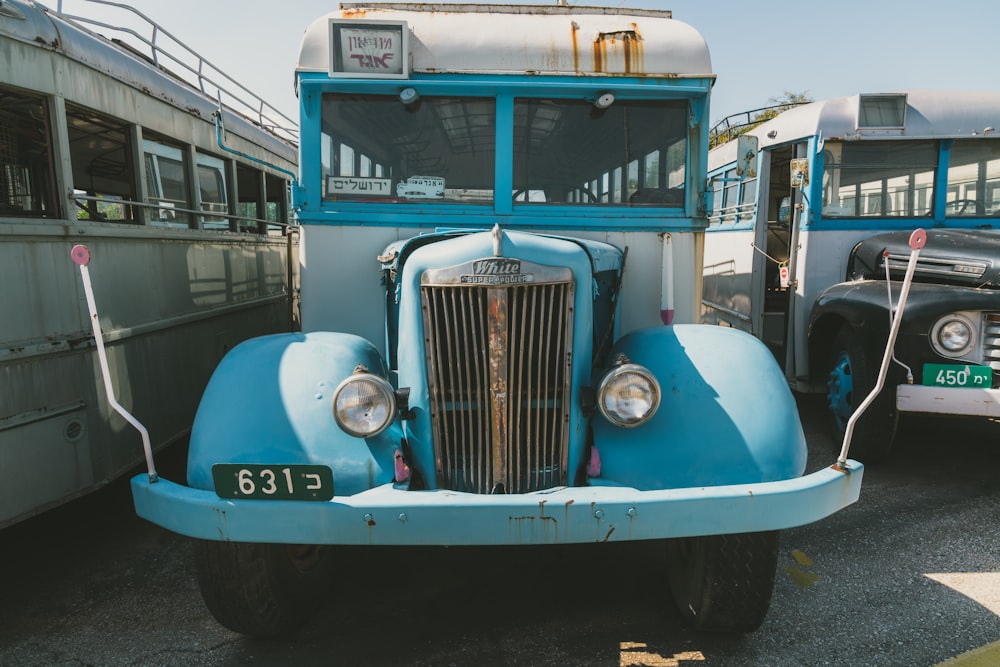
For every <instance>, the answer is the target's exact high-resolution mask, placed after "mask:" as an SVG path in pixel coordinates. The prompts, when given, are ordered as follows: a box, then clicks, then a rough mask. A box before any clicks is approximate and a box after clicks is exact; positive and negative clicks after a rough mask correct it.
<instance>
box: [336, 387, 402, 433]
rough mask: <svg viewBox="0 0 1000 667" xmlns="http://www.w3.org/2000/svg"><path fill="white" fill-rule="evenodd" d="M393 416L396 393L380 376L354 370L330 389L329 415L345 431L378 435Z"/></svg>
mask: <svg viewBox="0 0 1000 667" xmlns="http://www.w3.org/2000/svg"><path fill="white" fill-rule="evenodd" d="M395 416H396V395H395V394H394V393H393V391H392V385H390V384H389V382H388V381H387V380H385V379H384V378H380V377H379V376H377V375H371V374H369V373H358V374H356V375H352V376H351V377H349V378H347V379H346V380H344V381H343V382H341V383H340V385H339V386H338V387H337V390H336V391H334V392H333V418H334V419H335V420H336V421H337V425H338V426H339V427H340V428H341V429H343V430H344V431H345V432H346V433H349V434H350V435H353V436H355V437H358V438H368V437H371V436H373V435H378V434H379V433H381V432H382V431H384V430H385V429H387V428H388V427H389V424H391V423H392V420H393V418H394V417H395Z"/></svg>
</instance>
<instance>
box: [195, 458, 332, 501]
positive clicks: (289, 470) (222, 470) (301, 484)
mask: <svg viewBox="0 0 1000 667" xmlns="http://www.w3.org/2000/svg"><path fill="white" fill-rule="evenodd" d="M212 479H213V480H214V481H215V493H216V494H217V495H218V496H219V497H220V498H226V499H234V498H238V499H247V498H253V499H262V500H330V499H331V498H333V471H332V470H330V468H329V467H328V466H317V465H259V464H255V463H216V464H215V465H213V466H212Z"/></svg>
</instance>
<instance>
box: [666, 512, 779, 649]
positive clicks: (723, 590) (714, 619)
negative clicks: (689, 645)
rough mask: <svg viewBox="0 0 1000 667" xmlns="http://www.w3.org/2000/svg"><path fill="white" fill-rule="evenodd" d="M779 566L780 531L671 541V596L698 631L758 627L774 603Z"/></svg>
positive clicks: (669, 565) (669, 567)
mask: <svg viewBox="0 0 1000 667" xmlns="http://www.w3.org/2000/svg"><path fill="white" fill-rule="evenodd" d="M777 567H778V532H777V531H770V532H766V533H740V534H736V535H702V536H699V537H685V538H679V539H673V540H667V580H668V581H669V583H670V593H671V596H672V597H673V600H674V604H675V605H676V606H677V609H678V611H680V613H681V616H682V617H684V619H685V620H686V621H687V622H688V623H690V624H691V625H692V626H693V627H694V628H696V629H698V630H710V631H713V632H731V633H740V632H751V631H753V630H756V629H757V627H758V626H760V624H761V623H762V622H763V620H764V616H765V615H766V614H767V609H768V607H769V606H770V605H771V592H772V591H773V590H774V573H775V570H776V569H777Z"/></svg>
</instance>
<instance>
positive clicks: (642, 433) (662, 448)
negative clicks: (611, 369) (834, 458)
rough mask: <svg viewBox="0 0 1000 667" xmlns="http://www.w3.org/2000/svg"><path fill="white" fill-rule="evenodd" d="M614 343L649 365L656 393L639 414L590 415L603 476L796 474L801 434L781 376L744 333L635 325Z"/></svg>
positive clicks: (758, 477) (669, 478)
mask: <svg viewBox="0 0 1000 667" xmlns="http://www.w3.org/2000/svg"><path fill="white" fill-rule="evenodd" d="M616 351H618V352H622V353H624V354H625V355H627V356H628V358H629V359H630V360H632V361H633V362H634V363H637V364H641V365H643V366H645V367H647V368H648V369H650V370H651V371H652V372H653V373H654V374H655V375H656V377H657V378H658V380H659V382H660V387H661V390H662V393H663V397H662V401H661V404H660V409H659V411H658V412H657V414H656V415H655V416H654V417H653V418H652V419H651V420H650V421H649V422H647V423H645V424H643V425H641V426H638V427H635V428H617V427H615V426H612V425H611V424H610V423H608V422H607V421H606V420H604V419H603V418H601V417H595V418H594V442H595V444H596V445H597V448H598V451H599V453H600V457H601V462H602V465H603V475H602V478H604V479H607V480H610V481H613V482H615V483H618V484H624V485H627V486H634V487H636V488H638V489H643V490H646V489H667V488H677V487H688V486H703V485H718V484H745V483H753V482H765V481H774V480H781V479H791V478H795V477H798V476H799V475H801V474H802V472H803V470H804V469H805V463H806V453H807V452H806V441H805V436H804V434H803V432H802V426H801V423H800V422H799V418H798V412H797V410H796V405H795V400H794V398H793V397H792V394H791V391H790V390H789V388H788V383H787V381H786V380H785V378H784V376H783V375H782V373H781V370H780V368H779V367H778V365H777V363H776V362H775V360H774V357H773V356H772V354H771V353H770V351H768V349H767V348H766V347H765V346H764V344H763V343H761V342H760V341H759V340H757V339H756V338H754V337H753V336H751V335H750V334H747V333H744V332H742V331H738V330H735V329H729V328H726V327H715V326H708V325H697V324H695V325H677V326H673V327H659V328H654V329H644V330H641V331H637V332H634V333H632V334H629V335H627V336H625V337H624V338H623V339H622V340H621V341H619V342H618V343H617V344H616Z"/></svg>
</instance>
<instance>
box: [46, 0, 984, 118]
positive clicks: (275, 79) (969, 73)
mask: <svg viewBox="0 0 1000 667" xmlns="http://www.w3.org/2000/svg"><path fill="white" fill-rule="evenodd" d="M119 1H121V0H119ZM42 2H43V4H46V5H47V6H49V7H51V8H53V9H54V8H56V7H57V6H58V4H59V0H42ZM569 2H570V4H573V5H602V4H603V5H610V6H622V7H634V8H647V9H648V8H654V9H670V10H672V11H673V16H674V18H675V19H678V20H681V21H684V22H685V23H689V24H691V25H692V26H694V27H695V28H697V29H698V30H699V31H700V32H701V33H702V35H703V36H704V37H705V39H706V41H707V42H708V45H709V49H710V50H711V53H712V64H713V68H714V70H715V73H716V76H717V77H718V78H717V81H716V84H715V88H714V90H713V93H712V119H713V121H717V120H720V119H722V118H723V117H725V116H727V115H729V114H734V113H738V112H740V111H745V110H749V109H755V108H759V107H762V106H767V105H768V103H769V100H770V99H771V98H777V97H781V96H782V95H783V94H784V92H785V91H790V92H795V93H802V92H805V93H807V94H808V95H810V96H812V97H813V98H815V99H823V98H827V97H835V96H838V95H852V94H855V93H861V92H864V93H881V92H891V91H896V90H903V89H913V88H938V89H961V90H992V91H996V90H997V89H998V88H1000V76H998V74H997V65H996V62H997V58H996V51H994V50H993V49H994V48H996V47H995V44H996V42H997V41H998V35H1000V3H997V1H996V0H951V1H950V2H936V3H933V4H932V3H930V2H927V1H926V0H910V1H909V2H897V1H890V0H831V1H829V2H817V1H816V0H798V1H793V0H756V1H748V0H739V1H737V0H714V1H712V0H569ZM127 4H130V5H131V6H133V7H135V8H136V9H137V10H139V11H140V12H142V13H143V14H145V15H146V16H148V17H149V18H151V19H153V20H154V21H156V22H157V23H159V24H160V25H161V26H162V27H163V28H165V29H166V30H167V31H169V32H170V33H172V34H173V35H174V36H176V37H177V38H179V39H180V40H181V41H182V42H184V43H185V44H187V45H188V46H190V47H192V48H193V49H195V50H196V51H198V52H200V53H201V54H202V56H203V57H205V58H206V59H207V60H208V61H209V62H211V63H212V64H214V65H216V66H217V67H219V68H220V69H221V70H223V71H225V72H226V73H228V74H230V75H231V76H232V77H233V78H234V79H236V80H238V81H240V82H241V83H243V84H244V85H245V86H246V87H247V88H249V89H250V90H252V91H254V92H255V93H257V94H258V95H260V96H261V97H263V98H264V99H266V100H267V101H268V102H270V103H271V104H272V105H273V106H274V107H276V108H277V109H278V110H280V111H282V112H283V113H285V114H286V115H288V116H289V117H291V118H293V119H297V117H298V107H297V101H296V99H295V95H294V92H293V89H292V80H293V72H294V68H295V61H296V58H297V55H298V47H299V42H300V40H301V37H302V33H303V31H304V30H305V28H306V27H307V26H308V25H309V24H310V23H311V22H312V21H313V19H315V18H317V17H319V16H321V15H322V14H324V13H327V12H329V11H331V10H333V9H335V8H336V7H337V6H338V2H337V0H131V2H128V3H127ZM508 4H555V0H551V2H543V1H542V0H535V1H534V2H525V1H523V0H514V2H510V3H508ZM62 5H63V10H64V11H66V12H79V13H86V14H88V15H90V16H94V15H95V13H98V12H96V11H95V8H96V7H97V6H96V5H93V4H91V3H84V2H81V0H62ZM99 14H100V15H102V16H107V15H108V14H107V11H100V12H99ZM147 36H148V35H147Z"/></svg>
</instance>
